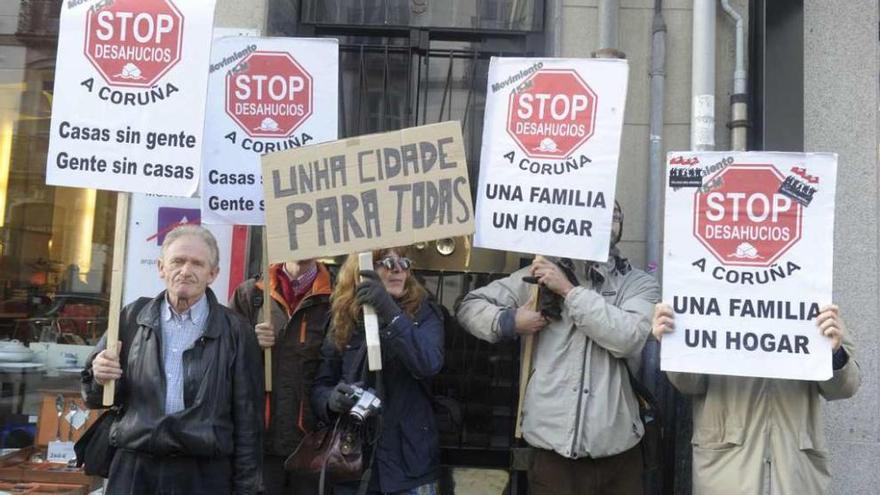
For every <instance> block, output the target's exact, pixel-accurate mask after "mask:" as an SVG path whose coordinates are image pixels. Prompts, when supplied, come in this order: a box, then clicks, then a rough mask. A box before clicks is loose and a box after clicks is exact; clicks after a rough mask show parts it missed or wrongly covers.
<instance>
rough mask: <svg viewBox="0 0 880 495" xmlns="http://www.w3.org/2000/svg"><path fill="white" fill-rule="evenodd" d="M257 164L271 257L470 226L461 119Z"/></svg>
mask: <svg viewBox="0 0 880 495" xmlns="http://www.w3.org/2000/svg"><path fill="white" fill-rule="evenodd" d="M262 163H263V165H262V166H263V177H264V178H265V180H264V182H263V187H264V188H265V199H266V225H267V229H266V230H267V232H268V245H269V261H270V262H273V263H274V262H280V261H284V260H289V259H307V258H314V257H324V256H334V255H340V254H347V253H353V252H359V251H369V250H372V249H378V248H383V247H392V246H404V245H409V244H413V243H416V242H423V241H429V240H432V239H439V238H444V237H453V236H460V235H468V234H470V233H472V232H473V230H474V229H473V210H472V206H471V193H470V186H469V183H468V175H467V166H466V162H465V155H464V146H463V143H462V137H461V126H460V125H459V123H458V122H444V123H440V124H433V125H426V126H421V127H413V128H409V129H403V130H400V131H393V132H386V133H383V134H373V135H369V136H360V137H354V138H349V139H343V140H340V141H335V142H331V143H324V144H317V145H313V146H306V147H304V148H294V149H290V150H287V151H282V152H278V153H272V154H268V155H264V156H263V158H262Z"/></svg>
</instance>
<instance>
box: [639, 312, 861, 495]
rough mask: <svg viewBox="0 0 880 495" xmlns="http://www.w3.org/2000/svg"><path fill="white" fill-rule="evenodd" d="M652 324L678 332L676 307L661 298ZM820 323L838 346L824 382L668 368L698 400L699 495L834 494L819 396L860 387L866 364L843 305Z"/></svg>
mask: <svg viewBox="0 0 880 495" xmlns="http://www.w3.org/2000/svg"><path fill="white" fill-rule="evenodd" d="M652 324H653V328H652V333H653V334H654V337H655V338H656V339H657V340H660V339H662V338H663V335H664V334H666V333H669V332H672V331H674V330H675V321H674V314H673V311H672V307H671V306H669V305H668V304H658V305H657V306H656V308H655V311H654V319H653V322H652ZM816 326H817V331H818V333H819V334H820V335H824V336H825V338H828V339H829V340H830V341H831V348H832V352H833V354H832V367H833V370H834V373H833V375H832V377H831V378H830V379H828V380H826V381H824V382H811V381H806V380H774V379H770V378H752V377H741V376H724V375H701V374H693V373H667V376H668V377H669V381H670V382H672V384H673V385H674V386H675V388H677V389H678V390H679V391H681V393H683V394H687V395H690V396H691V397H692V400H693V405H694V435H693V439H692V440H691V443H692V444H693V447H694V448H693V470H692V471H693V482H694V485H693V492H694V494H695V495H714V494H724V495H752V494H759V493H760V494H769V495H777V494H789V493H794V494H803V495H806V494H808V493H809V494H813V493H816V494H818V493H827V492H828V489H829V486H830V483H831V475H830V471H829V452H828V446H827V442H826V441H825V429H824V427H823V425H822V400H821V398H820V397H822V398H825V400H836V399H846V398H849V397H852V396H853V394H855V393H856V390H858V388H859V365H858V363H857V362H856V360H855V346H854V345H853V343H852V340H850V338H849V336H848V335H847V333H846V326H845V325H844V323H843V319H842V318H841V317H840V309H839V308H838V307H837V305H834V304H830V305H827V306H823V307H822V308H821V309H820V313H819V316H817V317H816Z"/></svg>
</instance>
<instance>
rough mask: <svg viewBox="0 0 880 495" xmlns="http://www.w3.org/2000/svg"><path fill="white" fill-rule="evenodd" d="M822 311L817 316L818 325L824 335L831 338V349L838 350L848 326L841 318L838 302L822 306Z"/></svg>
mask: <svg viewBox="0 0 880 495" xmlns="http://www.w3.org/2000/svg"><path fill="white" fill-rule="evenodd" d="M820 311H821V313H819V316H818V317H816V325H818V327H819V330H820V331H821V332H822V335H824V336H826V337H828V338H829V339H831V349H832V350H834V351H837V349H840V344H841V343H842V342H843V335H844V333H845V330H844V329H845V328H846V327H845V326H844V324H843V320H842V319H841V318H840V308H838V307H837V305H836V304H829V305H827V306H822V308H821V309H820Z"/></svg>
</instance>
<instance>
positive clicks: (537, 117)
mask: <svg viewBox="0 0 880 495" xmlns="http://www.w3.org/2000/svg"><path fill="white" fill-rule="evenodd" d="M598 102H599V98H598V97H597V96H596V93H594V92H593V90H592V89H591V88H590V86H588V85H587V83H586V82H584V80H583V79H581V77H580V76H579V75H578V74H577V72H575V71H573V70H570V69H558V70H554V69H543V70H539V71H538V72H536V73H535V74H534V75H532V77H530V78H529V79H527V80H526V81H525V82H523V84H521V85H520V86H519V87H518V88H516V89H515V90H514V91H513V92H511V94H510V102H509V105H508V110H507V133H508V134H510V136H511V137H512V138H513V140H514V141H516V143H517V145H519V147H520V148H521V149H522V150H523V152H524V153H525V154H526V155H528V156H530V157H532V158H559V159H564V158H567V157H569V156H571V154H572V153H573V152H574V150H576V149H577V148H578V147H579V146H580V145H582V144H584V143H585V142H587V140H588V139H590V136H592V135H593V130H594V128H595V124H596V105H597V104H598Z"/></svg>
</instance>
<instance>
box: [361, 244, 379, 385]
mask: <svg viewBox="0 0 880 495" xmlns="http://www.w3.org/2000/svg"><path fill="white" fill-rule="evenodd" d="M358 266H359V267H360V269H361V270H372V269H373V253H371V252H369V251H367V252H365V253H360V254H358ZM364 333H365V337H366V340H367V365H368V366H369V368H370V371H378V370H381V369H382V346H381V345H380V343H379V318H378V317H377V316H376V310H375V309H373V307H372V306H367V305H364Z"/></svg>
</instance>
